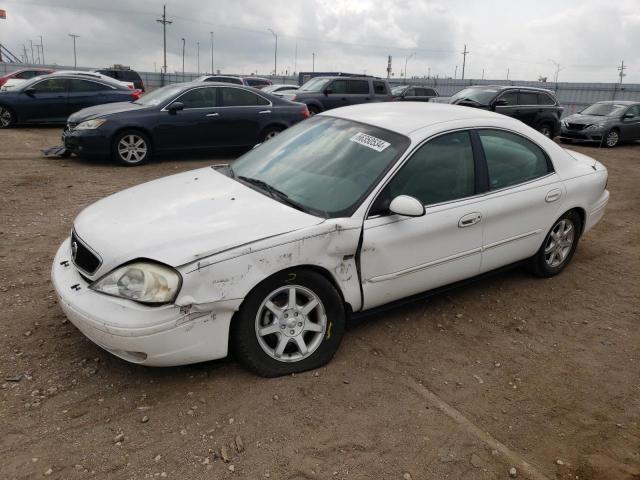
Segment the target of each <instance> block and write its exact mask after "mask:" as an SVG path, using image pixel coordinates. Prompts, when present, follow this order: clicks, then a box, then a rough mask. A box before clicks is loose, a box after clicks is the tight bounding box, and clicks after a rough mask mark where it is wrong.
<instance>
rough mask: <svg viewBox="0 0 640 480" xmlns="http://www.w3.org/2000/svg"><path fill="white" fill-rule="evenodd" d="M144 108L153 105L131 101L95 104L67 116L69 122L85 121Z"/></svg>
mask: <svg viewBox="0 0 640 480" xmlns="http://www.w3.org/2000/svg"><path fill="white" fill-rule="evenodd" d="M146 108H153V107H151V106H148V105H138V104H137V103H132V102H116V103H105V104H104V105H95V106H93V107H89V108H83V109H82V110H79V111H77V112H76V113H74V114H72V115H71V116H70V117H69V122H71V123H80V122H86V121H87V120H93V119H94V118H101V117H104V116H107V115H114V114H116V113H122V112H129V111H131V110H143V109H146Z"/></svg>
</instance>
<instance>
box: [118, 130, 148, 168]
mask: <svg viewBox="0 0 640 480" xmlns="http://www.w3.org/2000/svg"><path fill="white" fill-rule="evenodd" d="M118 155H120V158H122V159H123V160H124V161H125V162H130V163H138V162H140V161H142V160H144V158H145V157H146V156H147V143H146V142H145V141H144V139H143V138H142V137H140V136H138V135H125V136H124V137H122V138H121V139H120V141H119V142H118Z"/></svg>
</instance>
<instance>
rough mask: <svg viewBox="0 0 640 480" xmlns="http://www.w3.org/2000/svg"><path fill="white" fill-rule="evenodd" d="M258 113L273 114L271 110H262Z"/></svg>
mask: <svg viewBox="0 0 640 480" xmlns="http://www.w3.org/2000/svg"><path fill="white" fill-rule="evenodd" d="M258 113H271V110H261V111H260V112H258Z"/></svg>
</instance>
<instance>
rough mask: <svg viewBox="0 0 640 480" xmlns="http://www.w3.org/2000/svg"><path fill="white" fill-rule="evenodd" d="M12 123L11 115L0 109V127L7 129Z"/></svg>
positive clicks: (3, 108) (7, 111) (2, 108)
mask: <svg viewBox="0 0 640 480" xmlns="http://www.w3.org/2000/svg"><path fill="white" fill-rule="evenodd" d="M12 121H13V116H12V115H11V112H10V111H9V110H8V109H6V108H5V107H0V126H2V128H7V127H8V126H9V125H11V123H12Z"/></svg>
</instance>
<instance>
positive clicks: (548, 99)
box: [538, 93, 556, 105]
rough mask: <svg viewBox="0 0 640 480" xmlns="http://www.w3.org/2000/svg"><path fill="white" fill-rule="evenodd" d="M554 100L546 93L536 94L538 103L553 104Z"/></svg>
mask: <svg viewBox="0 0 640 480" xmlns="http://www.w3.org/2000/svg"><path fill="white" fill-rule="evenodd" d="M555 104H556V101H555V100H554V99H553V98H551V95H549V94H548V93H539V94H538V105H555Z"/></svg>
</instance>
